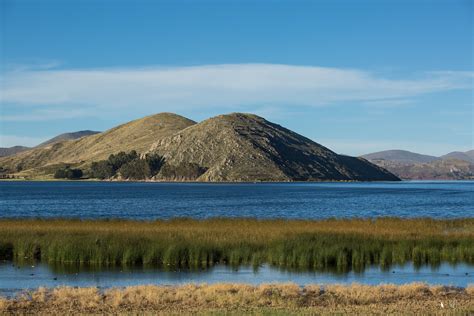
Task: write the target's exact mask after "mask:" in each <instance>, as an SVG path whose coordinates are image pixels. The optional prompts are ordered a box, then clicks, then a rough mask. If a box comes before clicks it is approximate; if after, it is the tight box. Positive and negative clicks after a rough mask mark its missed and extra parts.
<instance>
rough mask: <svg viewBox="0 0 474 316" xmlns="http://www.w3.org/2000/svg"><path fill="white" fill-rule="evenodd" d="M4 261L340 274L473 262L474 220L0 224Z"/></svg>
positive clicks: (7, 221)
mask: <svg viewBox="0 0 474 316" xmlns="http://www.w3.org/2000/svg"><path fill="white" fill-rule="evenodd" d="M0 260H15V261H20V262H21V261H29V260H39V261H42V262H47V263H54V264H58V263H59V264H66V263H73V264H90V265H101V266H111V265H137V264H138V265H154V266H162V267H165V268H166V267H171V268H176V267H184V268H205V267H208V266H212V265H214V264H217V263H224V264H230V265H240V264H253V265H260V264H263V263H269V264H271V265H274V266H279V267H282V268H288V269H303V270H308V269H318V270H324V269H336V270H338V271H341V272H344V271H348V270H356V271H361V270H363V269H364V268H365V267H366V266H368V265H380V266H382V267H386V268H388V267H389V266H390V265H392V264H404V263H406V262H413V263H414V264H415V265H417V266H420V265H424V264H430V265H434V266H436V265H438V264H440V263H441V262H450V263H458V262H466V263H474V219H459V220H433V219H397V218H382V219H377V220H363V219H352V220H335V219H330V220H322V221H303V220H255V219H210V220H202V221H201V220H190V219H176V220H170V221H154V222H138V221H137V222H136V221H120V220H112V221H106V220H102V221H79V220H0Z"/></svg>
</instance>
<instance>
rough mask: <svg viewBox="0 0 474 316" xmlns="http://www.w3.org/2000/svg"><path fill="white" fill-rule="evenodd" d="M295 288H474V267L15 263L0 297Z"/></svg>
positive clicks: (2, 268)
mask: <svg viewBox="0 0 474 316" xmlns="http://www.w3.org/2000/svg"><path fill="white" fill-rule="evenodd" d="M277 282H293V283H296V284H298V285H302V286H303V285H306V284H329V283H339V284H351V283H354V282H357V283H363V284H371V285H376V284H386V283H392V284H404V283H410V282H425V283H428V284H432V285H434V284H443V285H454V286H462V287H465V286H467V285H468V284H471V283H474V266H470V265H466V264H458V265H456V266H452V265H449V264H441V265H440V266H439V267H436V268H432V267H428V266H424V267H421V268H414V267H413V265H404V266H394V267H392V268H390V269H389V270H386V271H385V270H381V269H380V268H378V267H372V268H368V269H366V270H365V271H364V272H361V273H356V272H349V273H342V274H336V273H329V272H290V271H285V270H280V269H278V268H273V267H270V266H267V265H265V266H262V267H260V268H258V269H254V268H252V267H240V268H239V269H233V268H231V267H229V266H215V267H212V268H210V269H207V270H203V271H187V270H184V271H183V270H181V271H163V270H159V269H146V268H136V269H123V268H122V269H121V268H113V269H110V268H109V269H105V270H95V271H94V270H83V269H82V270H77V271H74V270H67V271H66V270H64V269H59V270H58V269H52V268H51V267H49V266H48V265H42V264H41V265H34V266H31V265H28V266H21V267H19V266H15V265H12V264H11V263H3V264H2V263H0V295H3V296H10V295H14V294H15V293H18V292H21V291H22V290H25V289H36V288H38V287H40V286H44V287H56V286H79V287H90V286H93V287H99V288H109V287H122V286H132V285H144V284H155V285H177V284H185V283H247V284H262V283H277Z"/></svg>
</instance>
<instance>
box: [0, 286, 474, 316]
mask: <svg viewBox="0 0 474 316" xmlns="http://www.w3.org/2000/svg"><path fill="white" fill-rule="evenodd" d="M473 311H474V288H473V287H468V288H466V289H463V288H453V287H442V286H427V285H424V284H419V283H413V284H407V285H401V286H395V285H380V286H367V285H357V284H354V285H349V286H341V285H327V286H324V287H321V286H318V285H309V286H306V287H304V288H301V287H299V286H297V285H295V284H272V285H260V286H250V285H243V284H214V285H182V286H176V287H174V286H173V287H171V286H135V287H128V288H121V289H109V290H105V291H104V292H101V291H99V290H98V289H97V288H56V289H44V288H40V289H38V290H36V291H33V292H29V293H25V294H23V295H19V296H18V297H16V298H12V299H6V298H1V297H0V313H2V314H3V313H28V314H48V315H51V314H71V313H74V314H77V313H81V314H83V313H84V314H90V313H93V314H122V313H123V314H131V313H132V314H135V313H138V314H142V313H147V314H148V313H150V314H166V315H168V314H196V313H198V314H231V315H241V314H242V312H245V313H246V314H257V315H274V314H277V315H287V314H297V315H299V314H301V315H305V314H308V315H309V314H311V315H315V314H318V315H319V314H329V313H330V314H335V313H344V314H346V313H357V314H364V315H366V314H379V315H386V314H413V313H415V314H419V313H421V314H435V313H436V314H453V313H454V314H468V313H469V312H473Z"/></svg>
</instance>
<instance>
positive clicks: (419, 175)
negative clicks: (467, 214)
mask: <svg viewBox="0 0 474 316" xmlns="http://www.w3.org/2000/svg"><path fill="white" fill-rule="evenodd" d="M372 162H373V163H375V164H377V165H378V166H380V167H382V168H385V169H387V170H389V171H390V172H392V173H393V174H395V175H397V176H398V177H400V178H401V179H407V180H471V179H474V164H473V163H470V162H468V161H464V160H457V159H440V160H436V161H432V162H428V163H415V164H406V163H397V162H394V161H388V160H374V161H372Z"/></svg>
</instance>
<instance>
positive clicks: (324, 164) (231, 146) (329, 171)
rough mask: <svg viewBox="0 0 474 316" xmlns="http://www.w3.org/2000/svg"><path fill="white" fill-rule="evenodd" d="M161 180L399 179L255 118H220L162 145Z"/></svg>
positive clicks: (157, 151) (156, 149) (155, 148)
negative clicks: (162, 164)
mask: <svg viewBox="0 0 474 316" xmlns="http://www.w3.org/2000/svg"><path fill="white" fill-rule="evenodd" d="M150 152H151V153H155V154H158V155H161V156H163V157H164V160H165V165H164V166H163V167H162V169H161V171H160V172H159V173H158V175H156V179H159V180H197V181H318V180H369V181H371V180H398V178H397V177H396V176H394V175H393V174H391V173H389V172H387V171H386V170H384V169H382V168H380V167H377V166H375V165H373V164H371V163H369V162H368V161H366V160H365V159H363V158H354V157H348V156H341V155H338V154H336V153H334V152H332V151H331V150H329V149H327V148H326V147H324V146H321V145H319V144H317V143H315V142H313V141H312V140H310V139H308V138H306V137H303V136H301V135H299V134H296V133H294V132H292V131H290V130H288V129H286V128H283V127H281V126H279V125H277V124H273V123H271V122H268V121H266V120H265V119H263V118H261V117H258V116H256V115H251V114H240V113H234V114H230V115H220V116H217V117H214V118H211V119H208V120H205V121H203V122H201V123H199V124H196V125H193V126H190V127H188V128H186V129H184V130H182V131H180V132H178V133H176V134H175V135H173V136H170V137H166V138H163V139H161V140H159V141H157V142H156V143H155V144H154V145H153V147H152V148H151V150H150Z"/></svg>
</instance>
